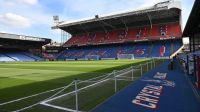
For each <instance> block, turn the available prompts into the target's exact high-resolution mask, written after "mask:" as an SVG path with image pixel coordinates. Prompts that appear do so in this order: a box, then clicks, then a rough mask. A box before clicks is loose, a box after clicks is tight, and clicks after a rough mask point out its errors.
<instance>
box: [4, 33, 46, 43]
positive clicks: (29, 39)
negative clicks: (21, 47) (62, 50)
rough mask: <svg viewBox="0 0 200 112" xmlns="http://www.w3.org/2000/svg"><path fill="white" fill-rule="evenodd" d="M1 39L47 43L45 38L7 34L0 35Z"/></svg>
mask: <svg viewBox="0 0 200 112" xmlns="http://www.w3.org/2000/svg"><path fill="white" fill-rule="evenodd" d="M0 38H6V39H16V40H28V41H40V42H45V41H46V39H45V38H38V37H31V36H24V35H15V34H7V33H0Z"/></svg>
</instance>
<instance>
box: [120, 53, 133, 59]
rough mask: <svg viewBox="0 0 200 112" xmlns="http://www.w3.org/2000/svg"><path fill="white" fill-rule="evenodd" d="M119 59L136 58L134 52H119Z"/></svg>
mask: <svg viewBox="0 0 200 112" xmlns="http://www.w3.org/2000/svg"><path fill="white" fill-rule="evenodd" d="M117 59H119V60H120V59H132V60H133V59H135V58H134V54H117Z"/></svg>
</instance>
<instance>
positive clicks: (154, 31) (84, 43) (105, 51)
mask: <svg viewBox="0 0 200 112" xmlns="http://www.w3.org/2000/svg"><path fill="white" fill-rule="evenodd" d="M55 27H57V28H60V29H62V30H64V31H66V32H68V33H70V34H71V35H72V37H71V38H70V39H69V40H68V41H66V42H65V43H64V45H63V47H64V48H65V49H66V50H64V51H63V52H61V53H60V54H59V55H58V56H57V58H58V59H61V60H85V59H87V58H85V57H86V56H88V55H98V56H99V59H117V55H118V54H133V55H134V57H135V58H169V57H170V56H171V55H172V54H173V53H175V52H176V51H177V50H178V49H179V48H180V47H181V46H182V45H183V43H182V40H181V36H182V29H181V8H180V3H179V2H174V1H171V0H169V1H165V2H161V3H158V4H155V5H154V6H152V7H148V8H146V9H141V10H136V11H129V12H124V13H119V14H111V15H107V16H99V15H96V16H95V18H91V19H87V20H79V21H74V22H61V23H58V24H57V25H56V26H54V28H55ZM158 51H159V52H158Z"/></svg>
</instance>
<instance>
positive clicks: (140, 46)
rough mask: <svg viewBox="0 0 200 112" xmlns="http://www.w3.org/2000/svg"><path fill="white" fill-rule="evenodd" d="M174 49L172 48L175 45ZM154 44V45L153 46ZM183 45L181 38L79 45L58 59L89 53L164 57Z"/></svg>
mask: <svg viewBox="0 0 200 112" xmlns="http://www.w3.org/2000/svg"><path fill="white" fill-rule="evenodd" d="M171 44H173V46H174V50H171V49H172V47H173V46H171ZM152 46H153V47H152ZM181 46H182V41H181V40H174V41H159V42H153V43H151V42H149V43H146V42H141V43H135V44H117V45H104V46H92V47H81V48H80V47H78V48H71V49H67V50H64V52H62V53H60V54H59V55H58V59H64V60H71V59H74V60H75V59H85V56H87V55H98V56H99V57H100V59H117V55H118V54H134V57H135V58H151V57H154V58H155V57H159V58H160V57H164V58H168V57H169V56H170V55H171V54H173V53H174V52H175V51H176V50H178V49H179V48H180V47H181Z"/></svg>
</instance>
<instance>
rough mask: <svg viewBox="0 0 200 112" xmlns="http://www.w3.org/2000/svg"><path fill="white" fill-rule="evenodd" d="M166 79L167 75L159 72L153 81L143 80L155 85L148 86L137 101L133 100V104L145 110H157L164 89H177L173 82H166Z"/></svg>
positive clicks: (136, 98) (138, 96) (140, 93)
mask: <svg viewBox="0 0 200 112" xmlns="http://www.w3.org/2000/svg"><path fill="white" fill-rule="evenodd" d="M166 78H167V73H160V72H157V73H156V74H155V75H154V76H153V79H149V78H144V79H141V80H142V81H144V82H149V83H153V84H146V86H145V87H144V88H143V89H142V90H141V91H140V92H139V94H138V95H137V96H136V97H135V99H133V100H132V103H133V104H135V105H139V106H142V107H145V108H150V109H156V108H157V105H158V102H159V99H160V96H161V93H162V90H163V89H164V87H175V83H174V82H173V81H168V80H166Z"/></svg>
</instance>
